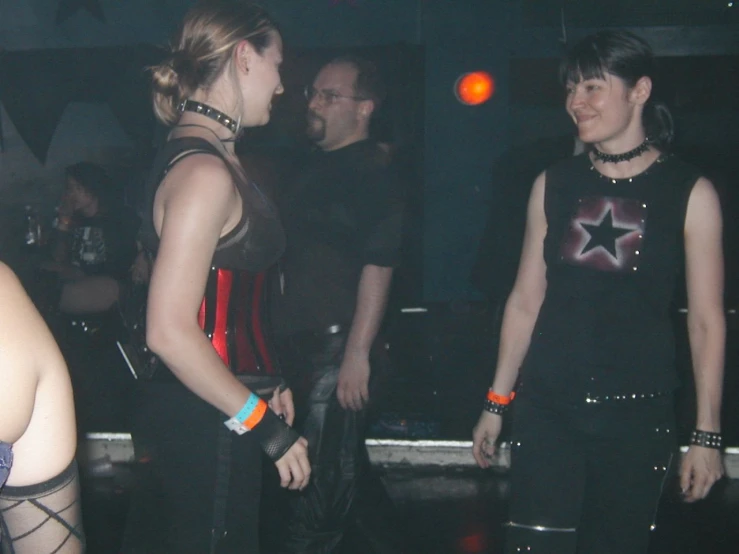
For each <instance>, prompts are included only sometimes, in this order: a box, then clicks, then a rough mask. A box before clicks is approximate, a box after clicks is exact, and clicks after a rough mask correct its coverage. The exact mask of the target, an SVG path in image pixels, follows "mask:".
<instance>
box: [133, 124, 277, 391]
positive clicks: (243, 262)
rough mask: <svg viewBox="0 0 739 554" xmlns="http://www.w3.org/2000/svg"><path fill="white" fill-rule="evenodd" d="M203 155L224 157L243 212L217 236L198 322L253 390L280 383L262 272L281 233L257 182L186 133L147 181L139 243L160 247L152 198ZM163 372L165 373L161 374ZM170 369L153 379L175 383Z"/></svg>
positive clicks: (166, 148) (170, 145)
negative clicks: (178, 169) (174, 172)
mask: <svg viewBox="0 0 739 554" xmlns="http://www.w3.org/2000/svg"><path fill="white" fill-rule="evenodd" d="M196 153H207V154H212V155H214V156H218V157H219V158H221V159H223V160H224V162H225V163H226V166H227V167H228V168H229V171H230V172H231V175H232V176H233V180H234V184H235V185H236V187H237V189H238V191H239V195H240V196H241V203H242V207H241V210H242V215H241V220H240V221H239V223H238V224H237V225H236V227H235V228H234V229H233V230H232V231H230V232H229V233H228V234H227V235H225V236H223V237H221V238H220V239H219V241H218V244H217V246H216V250H215V252H214V254H213V261H212V263H211V270H210V274H209V276H208V283H207V285H206V289H205V294H204V295H203V302H202V304H201V306H200V310H199V311H198V324H199V325H200V328H201V329H203V332H204V333H205V334H206V335H207V336H208V338H209V339H210V341H211V344H212V345H213V348H214V349H215V350H216V352H217V353H218V355H219V356H220V358H221V360H223V363H225V364H226V365H227V366H228V367H229V368H230V369H231V371H232V372H233V373H234V374H236V375H240V376H243V377H244V378H245V379H246V381H245V382H247V384H249V386H250V387H252V388H253V389H254V390H258V389H259V388H265V389H269V388H272V387H274V386H276V385H277V384H279V383H280V380H281V378H280V377H279V374H280V371H279V367H278V366H277V363H276V356H275V354H274V348H273V345H272V342H271V341H270V336H269V332H268V331H267V330H268V328H269V325H268V323H267V321H266V315H267V313H268V311H269V310H268V308H267V306H266V299H267V297H268V296H269V294H268V291H267V283H266V280H265V273H264V271H265V270H266V269H267V268H269V266H271V265H272V264H273V263H274V262H276V261H277V259H278V258H279V257H280V256H281V255H282V252H283V250H284V248H285V234H284V231H283V228H282V225H281V223H280V220H279V217H278V215H277V211H276V209H275V208H274V206H273V204H272V203H271V202H270V201H269V199H268V198H267V197H266V196H264V194H262V192H261V191H260V190H259V188H258V186H257V185H256V183H254V182H251V181H247V180H245V179H244V178H243V177H242V176H241V175H240V174H239V173H238V172H237V171H236V170H235V169H233V168H232V167H231V166H230V165H229V164H228V163H227V162H226V160H225V159H224V157H223V155H222V154H221V152H219V151H218V150H217V149H216V148H215V147H214V146H213V145H212V144H210V143H209V142H208V141H206V140H204V139H201V138H196V137H185V138H179V139H174V140H171V141H169V142H167V143H166V144H165V145H164V146H163V148H162V149H161V150H160V152H159V153H158V155H157V157H156V159H155V160H154V164H153V167H152V170H151V174H150V177H149V180H148V182H147V190H146V192H147V194H146V198H147V203H146V210H145V214H144V218H143V225H142V237H141V238H142V242H143V243H144V246H145V247H146V248H147V249H148V250H149V251H150V252H151V253H152V254H153V255H156V251H157V249H158V247H159V237H158V236H157V233H156V230H155V228H154V219H153V211H154V210H153V207H154V196H155V195H156V191H157V189H158V188H159V185H160V184H161V182H162V181H163V180H164V177H165V176H166V174H167V172H168V171H169V170H170V169H171V168H172V167H173V166H174V165H175V164H176V163H177V162H178V161H180V160H182V159H184V158H185V157H187V156H189V155H191V154H196ZM162 373H164V375H162ZM174 379H175V378H174V377H173V376H172V375H171V373H170V372H169V371H166V372H159V376H158V377H157V379H156V380H164V381H173V380H174Z"/></svg>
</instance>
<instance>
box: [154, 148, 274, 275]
mask: <svg viewBox="0 0 739 554" xmlns="http://www.w3.org/2000/svg"><path fill="white" fill-rule="evenodd" d="M200 153H207V154H212V155H214V156H217V157H219V158H220V159H222V160H223V161H224V163H225V164H226V167H228V169H229V171H230V173H231V175H232V177H233V181H234V184H235V185H236V188H237V189H238V191H239V195H240V196H241V220H240V221H239V223H238V224H237V225H236V227H234V229H233V230H231V231H230V232H229V233H228V234H226V235H224V236H223V237H221V238H220V239H219V240H218V245H217V246H216V251H215V253H214V254H213V262H212V264H211V265H212V267H213V268H218V269H231V270H246V271H250V272H252V273H258V272H260V271H263V270H265V269H267V268H268V267H269V266H271V265H272V264H273V263H275V262H276V261H277V260H278V259H279V257H280V256H281V255H282V252H283V251H284V249H285V233H284V230H283V228H282V224H281V223H280V219H279V217H278V215H277V210H276V209H275V207H274V205H273V204H272V202H270V201H269V199H268V198H267V197H266V196H265V195H264V194H263V193H262V191H261V190H260V189H259V187H258V186H257V184H256V183H254V182H252V181H247V180H246V179H244V178H243V177H242V176H241V175H240V174H239V173H238V172H237V171H236V170H235V169H234V168H233V167H232V166H231V165H230V164H229V163H228V162H227V161H226V159H225V158H224V156H223V154H222V153H221V152H219V151H218V149H217V148H216V147H215V146H213V145H212V144H211V143H209V142H208V141H207V140H205V139H201V138H198V137H183V138H177V139H173V140H170V141H168V142H167V143H166V144H165V145H164V146H163V147H162V149H161V150H160V151H159V153H158V154H157V156H156V158H155V160H154V164H153V167H152V170H151V173H150V176H149V180H148V182H147V186H146V199H147V201H146V212H145V213H144V218H143V229H142V241H143V242H144V246H145V247H146V248H148V249H149V250H150V251H151V252H152V253H154V254H155V253H156V251H157V250H158V248H159V237H158V236H157V233H156V230H155V228H154V217H153V216H154V214H153V206H154V196H155V195H156V192H157V190H158V188H159V185H160V184H161V182H162V181H163V180H164V177H165V176H166V175H167V173H168V172H169V170H170V169H172V167H174V165H175V164H176V163H177V162H178V161H180V160H182V159H184V158H185V157H187V156H189V155H192V154H200Z"/></svg>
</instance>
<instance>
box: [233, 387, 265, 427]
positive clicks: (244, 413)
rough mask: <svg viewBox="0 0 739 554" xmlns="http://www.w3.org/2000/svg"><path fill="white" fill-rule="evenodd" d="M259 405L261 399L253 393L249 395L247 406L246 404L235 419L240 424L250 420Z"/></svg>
mask: <svg viewBox="0 0 739 554" xmlns="http://www.w3.org/2000/svg"><path fill="white" fill-rule="evenodd" d="M257 404H259V397H258V396H257V395H256V394H254V393H251V395H249V398H247V399H246V404H244V407H243V408H241V409H240V410H239V413H238V414H236V415H235V416H234V419H236V420H238V421H239V422H244V421H246V420H247V419H249V416H250V415H251V414H252V412H253V411H254V410H255V409H256V407H257Z"/></svg>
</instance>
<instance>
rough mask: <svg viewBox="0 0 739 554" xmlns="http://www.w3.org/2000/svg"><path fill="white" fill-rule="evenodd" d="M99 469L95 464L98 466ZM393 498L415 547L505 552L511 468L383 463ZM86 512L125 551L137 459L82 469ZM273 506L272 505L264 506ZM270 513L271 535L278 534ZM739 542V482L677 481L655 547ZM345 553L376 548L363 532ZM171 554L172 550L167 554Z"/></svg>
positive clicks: (415, 552) (728, 547)
mask: <svg viewBox="0 0 739 554" xmlns="http://www.w3.org/2000/svg"><path fill="white" fill-rule="evenodd" d="M93 469H94V471H92V470H93ZM375 471H376V472H377V473H378V474H379V476H380V478H381V479H382V481H383V482H384V483H385V485H386V489H387V492H388V494H389V496H390V497H391V498H392V500H393V501H394V505H395V511H396V518H395V519H396V525H395V526H394V527H395V528H394V529H392V530H391V531H392V532H394V533H397V534H398V535H401V536H402V540H403V541H404V542H405V544H406V548H407V552H408V553H409V554H498V553H500V552H501V547H502V527H501V525H502V523H503V522H504V521H505V519H506V510H507V501H508V481H507V478H506V473H505V471H500V470H487V471H483V470H480V469H476V468H470V467H465V468H449V467H448V468H439V467H436V468H431V467H397V466H395V467H376V469H375ZM83 476H84V477H83V513H84V522H85V528H86V532H87V536H88V543H89V550H88V554H115V553H117V552H118V551H119V548H120V540H121V532H122V528H123V523H124V520H125V514H126V509H127V504H128V496H129V491H130V485H131V482H132V475H131V466H130V464H113V465H99V466H97V467H95V466H88V467H87V468H86V469H85V471H84V473H83ZM265 510H266V511H267V512H269V510H270V507H269V506H267V507H266V508H265ZM278 527H279V525H278V522H277V521H275V519H274V518H265V522H264V523H263V528H264V531H263V535H264V542H265V544H266V545H267V548H265V549H264V551H263V554H269V548H268V547H269V544H270V543H271V538H272V537H273V536H274V534H276V533H279V528H278ZM737 545H739V481H738V480H725V481H723V482H721V483H720V484H719V485H717V486H716V487H715V490H714V491H712V493H711V495H710V496H709V498H708V499H707V500H705V501H703V502H700V503H698V504H694V505H688V504H684V503H682V502H680V501H679V500H678V497H677V493H676V488H675V487H674V485H673V486H671V487H670V488H669V489H668V490H667V491H666V492H665V495H664V497H663V500H662V503H661V506H660V510H659V512H658V519H657V527H656V529H655V531H654V532H653V536H652V545H651V548H650V554H707V553H711V554H724V553H726V554H729V553H731V554H735V553H736V552H737V548H738V546H737ZM341 552H342V554H365V553H367V554H369V553H371V552H376V551H374V550H372V549H371V548H369V547H368V546H367V545H366V544H364V542H363V538H362V537H361V535H359V534H356V533H355V534H351V535H349V536H348V537H347V539H346V541H345V545H344V547H343V548H342V550H341ZM167 554H170V553H167Z"/></svg>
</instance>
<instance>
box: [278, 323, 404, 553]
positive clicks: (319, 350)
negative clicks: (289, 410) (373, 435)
mask: <svg viewBox="0 0 739 554" xmlns="http://www.w3.org/2000/svg"><path fill="white" fill-rule="evenodd" d="M337 329H340V330H338V331H337ZM332 330H333V331H336V332H333V333H332V332H331V331H332ZM346 338H347V333H346V329H343V328H341V327H340V326H333V327H331V328H330V329H329V330H328V331H327V332H326V333H303V334H299V335H293V336H291V337H289V338H287V339H286V340H284V341H281V344H279V351H280V357H281V362H282V365H283V370H284V371H285V373H286V374H287V376H288V378H289V380H290V384H291V387H292V388H293V393H294V396H295V406H296V428H297V429H298V431H299V432H300V433H301V434H302V435H303V436H304V437H305V438H306V439H307V440H308V451H309V457H310V461H311V481H310V484H309V486H308V487H307V488H306V489H305V490H304V491H303V492H302V493H294V494H291V495H290V500H289V504H290V512H291V514H290V515H291V517H290V519H289V521H288V523H287V529H286V532H285V533H284V538H283V540H282V544H281V546H280V550H279V551H280V552H281V553H285V554H287V553H297V552H300V553H303V554H314V553H315V554H318V553H321V554H323V553H329V552H337V551H338V550H337V549H338V545H339V544H340V543H341V541H342V538H343V537H344V535H345V534H346V532H347V529H348V528H349V527H353V528H354V529H356V530H357V531H358V532H359V534H361V535H364V536H363V537H362V540H363V542H364V543H365V544H366V545H369V546H371V551H373V552H388V553H389V552H400V551H401V550H400V549H399V548H396V547H395V546H394V545H393V543H394V542H397V539H396V538H395V537H393V536H392V532H391V531H390V528H391V527H392V525H391V523H388V522H387V521H383V522H379V521H377V517H378V516H377V512H378V505H377V503H376V502H377V498H373V499H372V502H371V504H372V505H371V506H370V505H368V504H370V503H369V502H365V493H366V492H371V494H372V495H373V496H375V497H376V496H377V495H378V493H382V491H384V487H383V486H382V483H381V481H380V480H379V478H377V477H376V476H374V475H373V474H372V473H371V472H370V464H369V457H368V454H367V449H366V447H365V443H364V439H365V429H366V424H367V411H368V410H367V408H365V409H364V410H361V411H359V412H353V411H350V410H344V409H343V408H342V407H341V406H340V404H339V402H338V399H337V397H336V385H337V379H338V375H339V369H340V367H341V361H342V358H343V354H344V347H345V344H346ZM370 366H371V371H372V378H371V380H370V398H371V399H373V398H375V395H376V393H377V386H376V385H377V383H378V379H377V377H378V376H381V375H382V374H383V373H385V372H386V371H385V370H386V369H387V367H388V366H389V364H388V363H387V361H386V354H385V350H384V349H383V348H382V343H381V341H376V346H375V347H373V349H372V353H371V355H370ZM369 483H371V485H370V484H369ZM384 499H385V503H386V504H390V499H389V497H386V496H385V497H384ZM365 505H367V508H366V509H365V508H364V506H365ZM388 508H389V509H388V510H382V512H383V513H384V514H385V516H387V515H388V514H391V513H392V506H388ZM367 516H369V517H367ZM372 520H375V521H372Z"/></svg>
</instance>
